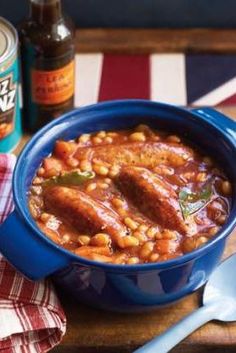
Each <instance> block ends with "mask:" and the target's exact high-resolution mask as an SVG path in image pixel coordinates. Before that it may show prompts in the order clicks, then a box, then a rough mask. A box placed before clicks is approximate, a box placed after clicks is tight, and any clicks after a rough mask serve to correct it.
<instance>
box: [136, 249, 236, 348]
mask: <svg viewBox="0 0 236 353" xmlns="http://www.w3.org/2000/svg"><path fill="white" fill-rule="evenodd" d="M235 271H236V254H235V255H233V256H231V257H229V258H228V259H226V260H225V261H224V262H222V263H221V264H220V265H219V266H218V267H217V269H216V270H215V271H214V272H213V274H212V275H211V276H210V278H209V281H208V283H207V285H206V286H205V289H204V293H203V306H202V307H200V308H199V309H197V310H196V311H194V312H193V313H192V314H190V315H188V316H186V317H185V318H184V319H182V320H181V321H180V322H179V323H177V324H176V325H174V326H172V327H171V328H170V329H169V330H167V331H166V332H165V333H163V334H162V335H160V336H158V337H156V338H154V339H153V340H151V341H150V342H148V343H146V344H145V345H144V346H142V347H140V348H139V349H137V350H136V351H135V352H134V353H157V352H158V353H167V352H169V351H170V350H171V349H172V348H173V347H175V346H176V345H177V344H178V343H179V342H181V341H182V340H183V339H184V338H185V337H187V336H188V335H190V334H191V333H192V332H193V331H195V330H196V329H198V328H199V327H201V326H202V325H204V324H205V323H207V322H209V321H211V320H219V321H224V322H231V321H236V280H235Z"/></svg>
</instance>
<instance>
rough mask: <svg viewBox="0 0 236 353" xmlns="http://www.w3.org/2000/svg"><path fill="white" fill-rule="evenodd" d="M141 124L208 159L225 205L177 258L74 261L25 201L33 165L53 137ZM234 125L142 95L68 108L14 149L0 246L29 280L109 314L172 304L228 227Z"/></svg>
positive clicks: (235, 219) (201, 271)
mask: <svg viewBox="0 0 236 353" xmlns="http://www.w3.org/2000/svg"><path fill="white" fill-rule="evenodd" d="M140 123H145V124H148V125H150V126H151V127H153V128H156V129H164V130H167V131H169V132H174V133H175V134H179V135H180V136H183V137H184V138H186V139H187V140H189V141H190V142H192V143H194V144H195V145H196V146H198V147H199V148H201V149H202V150H203V151H204V153H205V154H206V155H211V156H213V157H214V158H215V159H216V160H217V161H218V162H219V163H220V164H221V166H222V167H223V168H224V170H225V172H226V173H227V174H228V176H229V178H230V179H231V181H232V183H233V193H234V195H233V203H232V210H231V213H230V216H229V219H228V221H227V224H225V225H224V226H223V227H222V229H221V230H220V232H219V233H218V234H217V236H216V237H215V238H213V239H212V240H211V241H210V242H209V243H207V244H206V245H205V246H204V247H202V248H200V249H198V250H196V251H193V252H191V253H189V254H186V255H184V256H182V257H179V258H177V259H172V260H169V261H166V262H162V263H151V264H141V265H112V264H104V263H98V262H93V261H89V260H87V259H84V258H80V257H78V256H76V255H74V254H72V253H70V252H68V251H66V250H65V249H63V248H60V247H59V246H57V245H56V244H55V243H53V242H52V241H51V240H50V239H48V238H47V237H46V236H45V235H44V234H43V233H42V232H41V231H40V230H39V229H38V228H37V226H36V224H35V222H34V220H33V219H32V217H31V215H30V213H29V209H28V206H27V192H28V189H29V186H30V184H31V181H32V178H33V176H34V174H35V171H36V169H37V168H38V167H39V165H40V163H41V161H42V159H43V158H44V157H46V156H47V155H48V154H49V153H50V152H51V151H52V148H53V146H54V143H55V141H56V140H57V139H66V140H67V139H73V138H75V137H77V136H78V135H80V134H82V133H89V132H93V131H96V130H114V129H124V128H132V127H134V126H136V125H137V124H140ZM235 156H236V124H235V123H234V122H233V121H232V120H230V119H228V118H227V117H225V116H224V115H222V114H220V113H218V112H216V111H214V110H212V109H209V108H207V109H199V110H192V111H189V110H185V109H181V108H178V107H175V106H170V105H166V104H160V103H154V102H149V101H144V100H124V101H114V102H106V103H100V104H96V105H93V106H89V107H85V108H81V109H77V110H74V111H72V112H70V113H68V114H66V115H64V116H62V117H61V118H59V119H57V120H54V121H53V122H51V123H50V124H48V125H47V126H45V127H44V128H43V129H41V130H40V131H39V132H38V133H37V134H36V135H35V136H34V137H33V138H32V139H31V141H30V142H29V143H28V144H27V146H26V147H25V148H24V150H23V152H22V153H21V155H20V157H19V159H18V162H17V165H16V168H15V172H14V178H13V192H14V201H15V211H14V212H13V213H12V214H11V215H10V216H9V217H8V219H7V220H6V221H5V223H4V224H3V225H2V226H1V227H0V250H1V252H2V253H3V254H4V255H5V256H6V258H7V259H8V260H9V261H10V262H11V263H12V264H13V265H14V266H15V267H16V268H17V269H18V270H19V271H21V272H22V273H23V274H24V275H26V276H27V277H28V278H30V279H32V280H38V279H41V278H44V277H46V276H49V275H50V276H52V277H53V279H54V281H55V282H56V283H58V284H59V285H62V286H64V288H66V289H67V290H68V291H69V292H70V293H72V294H73V295H74V296H75V297H77V298H78V300H80V301H81V302H83V303H87V304H89V305H92V306H94V307H99V308H104V309H108V310H116V311H127V312H135V311H143V310H149V309H152V308H156V307H159V306H162V305H166V304H169V303H172V302H174V301H176V300H178V299H180V298H182V297H184V296H185V295H187V294H189V293H191V292H193V291H194V290H196V289H197V288H199V287H200V286H202V285H203V284H204V283H205V282H206V280H207V279H208V277H209V275H210V274H211V272H212V271H213V269H214V268H215V267H216V265H217V264H218V262H219V260H220V257H221V255H222V252H223V250H224V247H225V241H226V238H227V236H228V235H229V234H230V233H231V231H232V230H233V228H234V226H235V224H236V163H235V162H234V161H235Z"/></svg>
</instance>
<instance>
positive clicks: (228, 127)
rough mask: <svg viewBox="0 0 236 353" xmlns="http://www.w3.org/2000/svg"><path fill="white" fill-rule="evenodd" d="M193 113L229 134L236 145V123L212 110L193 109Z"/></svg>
mask: <svg viewBox="0 0 236 353" xmlns="http://www.w3.org/2000/svg"><path fill="white" fill-rule="evenodd" d="M191 112H192V113H194V114H196V115H199V116H200V117H201V118H202V119H204V120H206V121H208V122H209V121H210V122H211V123H212V124H213V125H214V126H215V127H216V128H217V129H218V130H221V131H223V132H224V134H227V135H228V137H229V138H230V139H231V140H233V143H234V144H236V122H235V121H233V120H232V119H230V118H228V117H227V116H225V115H224V114H222V113H220V112H218V111H217V110H215V109H212V108H197V109H191Z"/></svg>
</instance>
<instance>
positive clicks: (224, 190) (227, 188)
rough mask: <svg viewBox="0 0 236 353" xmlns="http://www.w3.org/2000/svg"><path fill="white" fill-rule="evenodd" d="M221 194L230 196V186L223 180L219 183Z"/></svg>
mask: <svg viewBox="0 0 236 353" xmlns="http://www.w3.org/2000/svg"><path fill="white" fill-rule="evenodd" d="M221 190H222V193H223V194H224V195H226V196H230V195H231V194H232V185H231V183H230V182H229V181H227V180H224V181H222V183H221Z"/></svg>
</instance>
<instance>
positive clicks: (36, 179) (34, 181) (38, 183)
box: [32, 177, 43, 185]
mask: <svg viewBox="0 0 236 353" xmlns="http://www.w3.org/2000/svg"><path fill="white" fill-rule="evenodd" d="M42 180H43V179H42V178H40V177H35V178H34V179H33V182H32V184H33V185H40V184H41V183H42Z"/></svg>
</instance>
